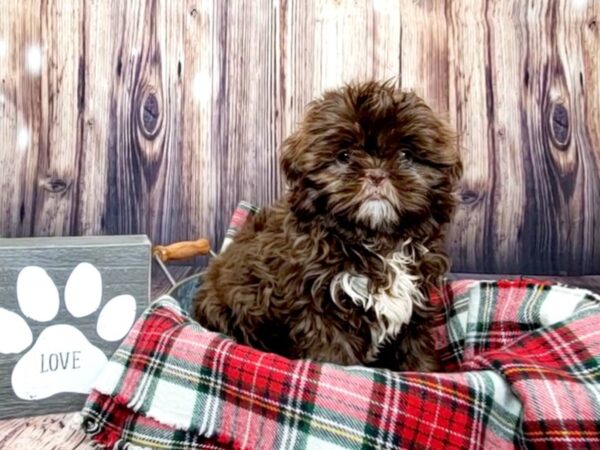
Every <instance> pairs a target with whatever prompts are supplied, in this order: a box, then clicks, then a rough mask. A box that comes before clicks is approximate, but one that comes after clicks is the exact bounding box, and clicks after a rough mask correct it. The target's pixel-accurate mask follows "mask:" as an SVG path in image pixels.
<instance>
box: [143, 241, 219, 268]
mask: <svg viewBox="0 0 600 450" xmlns="http://www.w3.org/2000/svg"><path fill="white" fill-rule="evenodd" d="M152 253H153V254H154V255H156V256H158V258H159V259H160V260H161V261H162V262H165V263H166V262H169V261H180V260H183V259H190V258H194V257H196V256H202V255H208V254H209V253H210V242H209V241H208V239H198V240H196V241H181V242H175V243H173V244H170V245H155V246H154V248H152Z"/></svg>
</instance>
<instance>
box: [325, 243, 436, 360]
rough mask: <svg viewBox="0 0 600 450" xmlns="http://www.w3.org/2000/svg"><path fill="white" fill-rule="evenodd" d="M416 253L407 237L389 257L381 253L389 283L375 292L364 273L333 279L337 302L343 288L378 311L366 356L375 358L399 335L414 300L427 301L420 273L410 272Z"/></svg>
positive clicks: (333, 295)
mask: <svg viewBox="0 0 600 450" xmlns="http://www.w3.org/2000/svg"><path fill="white" fill-rule="evenodd" d="M424 250H425V251H426V249H424ZM415 256H416V255H415V247H414V246H413V245H411V243H410V241H408V242H406V243H405V244H404V245H403V246H402V247H401V248H400V249H399V250H398V251H396V252H394V253H392V254H391V255H390V256H388V257H387V258H383V257H381V259H382V260H383V261H384V267H385V271H386V276H387V284H386V285H385V286H383V287H381V288H379V289H378V290H376V291H374V292H372V291H371V289H370V284H371V283H370V280H369V279H368V278H367V277H366V276H363V275H353V274H350V273H348V272H341V273H339V274H337V275H336V276H335V277H334V278H333V280H332V282H331V286H330V291H331V296H332V298H333V300H334V301H335V302H337V301H338V299H339V294H340V291H341V292H344V293H345V294H346V295H348V297H350V299H351V300H352V301H353V302H354V303H355V304H356V305H357V306H359V307H361V308H364V310H365V311H369V310H370V309H373V310H374V312H375V317H376V318H377V323H376V324H375V326H373V327H372V328H371V338H372V346H371V349H370V351H369V353H368V354H367V360H374V359H375V358H376V356H377V353H378V352H379V348H380V347H381V345H382V344H384V343H386V342H388V341H390V340H391V339H393V338H394V337H395V336H397V335H398V333H399V332H400V330H401V329H402V326H403V325H405V324H407V323H408V322H410V319H411V317H412V313H413V305H414V304H418V305H421V306H423V304H424V301H425V298H424V296H423V294H422V293H421V291H420V290H419V283H418V280H419V277H418V276H416V275H411V274H410V270H409V268H410V266H414V264H415Z"/></svg>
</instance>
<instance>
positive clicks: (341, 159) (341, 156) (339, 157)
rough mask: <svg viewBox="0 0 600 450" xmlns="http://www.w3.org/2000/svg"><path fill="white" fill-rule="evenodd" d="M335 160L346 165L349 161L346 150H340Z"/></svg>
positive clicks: (348, 154)
mask: <svg viewBox="0 0 600 450" xmlns="http://www.w3.org/2000/svg"><path fill="white" fill-rule="evenodd" d="M337 160H338V161H339V162H341V163H343V164H346V163H347V162H348V161H350V153H348V151H347V150H342V151H341V152H339V153H338V155H337Z"/></svg>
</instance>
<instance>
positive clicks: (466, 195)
mask: <svg viewBox="0 0 600 450" xmlns="http://www.w3.org/2000/svg"><path fill="white" fill-rule="evenodd" d="M458 195H459V199H460V202H461V203H462V204H463V205H474V204H475V203H477V202H479V200H481V195H480V194H479V193H478V192H476V191H474V190H472V189H463V190H461V191H460V193H459V194H458Z"/></svg>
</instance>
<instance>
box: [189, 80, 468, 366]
mask: <svg viewBox="0 0 600 450" xmlns="http://www.w3.org/2000/svg"><path fill="white" fill-rule="evenodd" d="M281 164H282V168H283V172H284V174H285V176H286V177H287V180H288V184H289V191H288V192H287V193H286V195H285V196H284V197H283V198H281V199H280V200H279V201H278V202H276V203H275V204H273V205H272V206H270V207H267V208H264V209H263V210H262V211H260V212H259V213H258V214H257V215H256V216H255V217H254V219H253V220H251V221H249V223H247V224H246V226H245V227H244V228H243V229H242V231H241V232H240V234H239V235H238V236H237V237H236V239H235V241H234V243H233V244H232V245H230V246H229V247H228V249H227V250H226V251H225V252H223V253H222V254H221V255H219V256H218V257H217V258H215V259H214V260H213V261H212V263H211V264H210V265H209V267H208V269H207V271H206V273H205V276H204V281H203V285H202V287H201V289H200V291H199V293H198V295H197V297H196V298H195V304H194V315H195V317H196V319H197V320H198V321H199V322H200V323H202V324H203V325H205V326H207V327H208V328H209V329H212V330H216V331H220V332H223V333H226V334H228V335H230V336H233V337H234V338H235V339H236V340H238V341H239V342H241V343H245V344H248V345H251V346H253V347H255V348H258V349H261V350H265V351H269V352H274V353H278V354H281V355H284V356H287V357H289V358H311V359H314V360H318V361H327V362H334V363H339V364H365V365H370V366H376V367H386V368H390V369H394V370H416V371H431V370H436V369H437V368H438V364H437V358H436V356H435V351H434V343H433V342H432V336H431V334H430V332H429V325H430V323H431V317H432V314H433V313H434V310H433V308H432V307H431V305H430V304H429V303H428V300H427V292H428V291H429V290H430V289H432V288H436V287H438V286H439V283H440V282H441V279H442V277H443V276H444V274H445V273H446V271H447V270H448V268H449V260H448V257H447V256H446V254H445V252H444V250H443V239H444V231H445V228H446V227H445V226H446V224H447V223H448V222H449V220H450V218H451V215H452V212H453V210H454V207H455V198H454V195H453V190H454V188H455V185H456V182H457V181H458V179H459V177H460V176H461V172H462V166H461V163H460V160H459V155H458V152H457V150H456V147H455V145H454V140H453V134H452V132H451V130H450V129H449V128H448V126H447V125H446V124H445V123H444V122H443V121H442V120H441V119H440V118H439V117H438V116H436V115H435V114H434V113H433V112H432V111H431V110H430V108H429V107H427V105H426V104H425V103H424V102H423V101H422V100H421V99H420V98H419V97H417V96H416V95H415V94H413V93H407V92H401V91H398V90H395V89H394V88H393V86H391V85H390V84H388V83H383V84H382V83H377V82H369V83H364V84H358V85H350V86H345V87H343V88H340V89H338V90H333V91H330V92H326V93H325V94H324V95H323V96H322V97H321V98H320V99H318V100H315V101H314V102H312V103H311V104H310V105H309V107H308V110H307V112H306V114H305V117H304V120H303V121H302V123H301V124H300V125H299V127H298V129H297V130H296V131H295V132H294V133H293V134H292V135H291V136H289V137H288V139H287V140H286V141H285V142H284V144H283V149H282V159H281Z"/></svg>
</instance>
